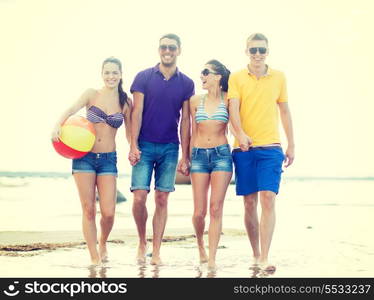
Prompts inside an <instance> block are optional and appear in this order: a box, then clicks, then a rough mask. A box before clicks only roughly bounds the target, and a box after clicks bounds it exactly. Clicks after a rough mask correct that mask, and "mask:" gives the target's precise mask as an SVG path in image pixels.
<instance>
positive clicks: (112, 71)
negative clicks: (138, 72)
mask: <svg viewBox="0 0 374 300" xmlns="http://www.w3.org/2000/svg"><path fill="white" fill-rule="evenodd" d="M102 77H103V80H104V84H105V86H106V87H107V88H111V89H112V88H116V87H118V84H119V81H120V80H121V78H122V73H121V70H120V68H119V66H118V65H117V64H115V63H112V62H108V63H106V64H105V65H104V66H103V71H102Z"/></svg>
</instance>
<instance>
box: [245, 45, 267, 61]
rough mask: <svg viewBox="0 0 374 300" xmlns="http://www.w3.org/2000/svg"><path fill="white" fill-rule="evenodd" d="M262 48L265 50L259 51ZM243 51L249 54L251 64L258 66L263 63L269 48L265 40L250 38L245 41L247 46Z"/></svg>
mask: <svg viewBox="0 0 374 300" xmlns="http://www.w3.org/2000/svg"><path fill="white" fill-rule="evenodd" d="M251 49H252V50H251ZM263 50H265V51H266V52H265V53H261V52H262V51H263ZM251 51H252V53H251ZM245 52H246V54H247V55H248V56H249V59H250V62H251V65H252V66H255V67H260V66H262V65H264V64H265V60H266V57H267V56H268V54H269V49H268V45H267V42H266V41H264V40H251V41H248V42H247V48H246V51H245Z"/></svg>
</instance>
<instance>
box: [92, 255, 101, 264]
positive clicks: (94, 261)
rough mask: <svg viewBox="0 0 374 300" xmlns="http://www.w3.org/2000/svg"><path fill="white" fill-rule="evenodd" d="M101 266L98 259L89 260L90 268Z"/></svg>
mask: <svg viewBox="0 0 374 300" xmlns="http://www.w3.org/2000/svg"><path fill="white" fill-rule="evenodd" d="M99 265H101V259H100V257H96V258H91V266H99Z"/></svg>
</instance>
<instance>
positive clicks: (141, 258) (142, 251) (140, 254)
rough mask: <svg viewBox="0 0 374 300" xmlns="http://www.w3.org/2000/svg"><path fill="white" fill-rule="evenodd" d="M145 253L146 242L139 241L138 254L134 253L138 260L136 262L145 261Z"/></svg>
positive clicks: (141, 262)
mask: <svg viewBox="0 0 374 300" xmlns="http://www.w3.org/2000/svg"><path fill="white" fill-rule="evenodd" d="M146 254H147V244H143V243H139V246H138V254H137V255H136V260H137V261H138V263H140V264H143V263H145V261H146V259H145V256H146Z"/></svg>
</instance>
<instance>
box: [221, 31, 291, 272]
mask: <svg viewBox="0 0 374 300" xmlns="http://www.w3.org/2000/svg"><path fill="white" fill-rule="evenodd" d="M268 53H269V47H268V40H267V38H266V37H265V36H264V35H263V34H261V33H255V34H252V35H251V36H249V37H248V39H247V47H246V54H247V55H248V56H249V59H250V62H249V64H248V65H247V68H246V69H243V70H241V71H238V72H235V73H233V74H232V75H231V76H230V79H229V90H228V95H227V98H228V99H229V113H230V123H231V127H232V132H233V134H234V136H235V143H234V150H233V160H234V165H235V183H236V194H237V195H242V196H243V197H244V207H245V227H246V230H247V234H248V237H249V240H250V243H251V246H252V250H253V256H254V259H255V263H256V264H257V263H259V264H260V266H261V267H263V268H264V270H265V271H268V272H274V271H275V266H274V265H271V264H269V263H268V254H269V249H270V244H271V240H272V236H273V232H274V227H275V196H276V195H277V194H278V191H279V184H280V179H281V173H282V164H283V162H284V164H285V167H288V166H289V165H291V164H292V162H293V160H294V156H295V154H294V153H295V150H294V149H295V145H294V138H293V129H292V119H291V113H290V110H289V108H288V103H287V101H288V99H287V87H286V79H285V76H284V74H283V73H282V72H280V71H277V70H274V69H271V68H269V67H268V65H266V64H265V60H266V57H267V56H268ZM278 115H280V119H281V121H282V125H283V129H284V131H285V134H286V137H287V142H288V145H287V150H286V152H285V154H283V151H282V148H281V144H280V137H279V128H278V124H279V117H278ZM258 195H259V196H260V197H259V198H260V202H261V208H262V214H261V219H260V222H259V221H258V216H257V202H258Z"/></svg>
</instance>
